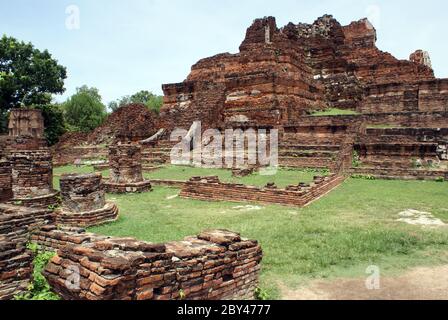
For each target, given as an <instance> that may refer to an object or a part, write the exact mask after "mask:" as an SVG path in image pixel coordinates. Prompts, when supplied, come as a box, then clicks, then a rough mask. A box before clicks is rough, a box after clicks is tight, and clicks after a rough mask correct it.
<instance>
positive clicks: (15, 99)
mask: <svg viewBox="0 0 448 320" xmlns="http://www.w3.org/2000/svg"><path fill="white" fill-rule="evenodd" d="M66 78H67V71H66V69H65V67H63V66H61V65H59V64H58V62H57V61H56V60H55V59H53V57H52V56H51V54H50V53H49V52H48V51H47V50H44V51H40V50H38V49H36V48H34V46H33V45H32V44H31V43H25V42H22V41H18V40H17V39H15V38H12V37H7V36H6V35H4V36H2V38H1V39H0V113H1V115H0V118H4V117H5V114H6V113H7V112H8V111H9V110H10V109H12V108H20V107H22V106H26V107H29V106H32V105H46V104H49V103H50V102H51V95H52V94H59V93H63V92H64V80H65V79H66Z"/></svg>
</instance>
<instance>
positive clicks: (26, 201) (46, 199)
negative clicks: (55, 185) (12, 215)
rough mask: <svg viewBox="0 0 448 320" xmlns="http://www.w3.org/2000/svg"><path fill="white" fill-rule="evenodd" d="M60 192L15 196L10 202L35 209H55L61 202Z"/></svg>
mask: <svg viewBox="0 0 448 320" xmlns="http://www.w3.org/2000/svg"><path fill="white" fill-rule="evenodd" d="M60 202H61V201H60V194H59V192H53V193H50V194H47V195H42V196H34V197H26V198H19V197H17V198H13V199H12V200H10V201H9V203H12V204H15V205H20V206H23V207H27V208H35V209H47V210H53V209H54V208H56V207H57V206H59V204H60Z"/></svg>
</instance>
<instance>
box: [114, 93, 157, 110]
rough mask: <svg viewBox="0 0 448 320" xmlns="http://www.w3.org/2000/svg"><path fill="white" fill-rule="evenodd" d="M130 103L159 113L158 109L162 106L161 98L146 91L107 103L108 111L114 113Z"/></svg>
mask: <svg viewBox="0 0 448 320" xmlns="http://www.w3.org/2000/svg"><path fill="white" fill-rule="evenodd" d="M131 103H142V104H144V105H146V106H147V107H148V108H149V109H150V110H152V111H154V112H156V113H159V111H160V108H161V107H162V105H163V97H162V96H158V95H155V94H153V93H151V92H149V91H147V90H142V91H139V92H137V93H136V94H134V95H132V96H124V97H122V98H121V99H118V100H117V101H112V102H111V103H109V109H111V110H112V111H116V110H117V109H118V108H121V107H123V106H125V105H128V104H131Z"/></svg>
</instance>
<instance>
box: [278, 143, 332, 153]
mask: <svg viewBox="0 0 448 320" xmlns="http://www.w3.org/2000/svg"><path fill="white" fill-rule="evenodd" d="M279 148H280V150H282V149H295V150H305V151H306V150H328V151H339V149H340V148H341V146H339V145H307V144H293V143H291V144H289V143H280V144H279Z"/></svg>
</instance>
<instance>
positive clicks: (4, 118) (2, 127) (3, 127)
mask: <svg viewBox="0 0 448 320" xmlns="http://www.w3.org/2000/svg"><path fill="white" fill-rule="evenodd" d="M6 133H8V112H7V111H6V110H3V109H2V108H1V107H0V134H6Z"/></svg>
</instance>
